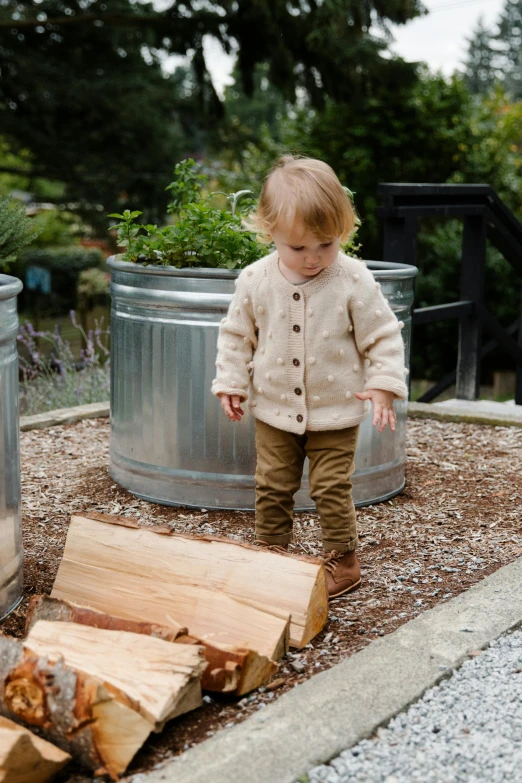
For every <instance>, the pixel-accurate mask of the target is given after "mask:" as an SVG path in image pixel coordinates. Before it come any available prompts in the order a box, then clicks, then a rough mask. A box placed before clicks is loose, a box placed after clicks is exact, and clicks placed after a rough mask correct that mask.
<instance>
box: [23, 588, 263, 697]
mask: <svg viewBox="0 0 522 783" xmlns="http://www.w3.org/2000/svg"><path fill="white" fill-rule="evenodd" d="M38 620H50V621H52V622H73V623H80V624H82V625H90V626H93V627H94V628H106V629H112V630H121V631H130V632H132V633H140V634H148V635H150V636H155V637H157V638H159V639H165V640H167V641H172V642H174V641H175V642H177V643H178V644H195V645H201V646H202V647H203V651H204V656H205V659H206V661H207V666H206V669H205V671H204V672H203V674H202V675H201V687H202V688H203V690H208V691H217V692H220V693H230V694H232V693H233V694H235V695H237V696H242V695H244V694H245V693H249V692H250V691H252V690H254V689H255V688H258V687H259V686H260V685H263V683H265V682H266V681H267V680H268V679H269V678H270V677H271V676H272V675H273V674H274V673H275V672H276V671H277V664H276V663H274V661H271V660H270V659H269V658H267V657H266V656H261V655H259V654H258V653H256V652H254V651H253V650H248V649H244V648H241V647H235V648H226V647H220V646H218V645H213V644H210V642H204V641H202V640H201V639H197V638H196V637H194V636H190V635H189V634H188V633H187V629H186V628H180V629H172V628H166V627H164V626H160V625H154V624H153V623H147V622H141V621H136V620H126V619H124V618H121V617H114V616H112V615H108V614H106V613H104V612H98V611H96V610H94V609H90V608H89V607H86V606H78V605H76V604H72V603H70V602H68V601H63V600H60V599H57V598H50V597H49V596H46V595H41V596H34V597H33V598H32V599H31V601H30V603H29V611H28V614H27V622H26V633H29V632H30V630H31V628H32V626H33V625H34V624H35V623H36V622H38Z"/></svg>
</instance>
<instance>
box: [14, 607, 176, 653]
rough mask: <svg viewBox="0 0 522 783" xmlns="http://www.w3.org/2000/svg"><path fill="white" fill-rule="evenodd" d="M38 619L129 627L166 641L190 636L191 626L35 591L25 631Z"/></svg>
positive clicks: (115, 629)
mask: <svg viewBox="0 0 522 783" xmlns="http://www.w3.org/2000/svg"><path fill="white" fill-rule="evenodd" d="M38 620H49V621H50V622H53V623H58V622H63V623H78V624H79V625H89V626H91V627H92V628H104V629H105V630H107V631H129V632H130V633H140V634H146V635H147V636H154V637H155V638H156V639H164V640H165V641H166V642H175V641H176V639H177V638H178V637H179V636H183V637H184V636H186V634H187V633H188V630H187V628H167V627H166V626H164V625H155V624H154V623H147V622H140V621H137V620H125V619H124V618H122V617H114V616H113V615H110V614H106V613H105V612H97V611H96V610H95V609H91V608H90V607H88V606H79V605H78V604H72V603H69V601H61V600H58V599H56V598H50V597H49V596H48V595H35V596H33V597H32V598H31V600H30V601H29V608H28V610H27V618H26V621H25V633H26V635H27V634H28V633H29V631H30V630H31V628H32V627H33V625H34V624H35V623H36V622H38Z"/></svg>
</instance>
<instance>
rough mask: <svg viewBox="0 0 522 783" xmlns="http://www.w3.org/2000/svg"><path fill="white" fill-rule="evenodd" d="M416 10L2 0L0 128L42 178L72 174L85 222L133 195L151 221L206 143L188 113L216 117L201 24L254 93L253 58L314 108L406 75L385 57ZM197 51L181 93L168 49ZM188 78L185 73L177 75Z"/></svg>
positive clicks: (364, 0)
mask: <svg viewBox="0 0 522 783" xmlns="http://www.w3.org/2000/svg"><path fill="white" fill-rule="evenodd" d="M422 12H423V6H422V4H421V3H420V0H386V3H384V2H383V0H322V2H320V3H319V2H317V0H312V1H311V2H310V3H305V2H302V0H292V1H291V2H288V1H287V0H258V1H257V2H255V3H253V2H251V0H221V1H220V2H212V3H205V4H202V3H201V2H199V1H198V0H186V2H185V3H183V4H179V3H173V4H172V5H171V6H170V7H169V8H167V9H166V10H164V11H156V10H155V9H154V7H153V5H152V3H135V2H132V0H70V2H69V0H42V1H41V2H39V1H38V0H3V2H2V4H1V5H0V111H1V112H2V115H1V116H2V131H3V133H4V134H5V137H6V138H7V139H8V140H9V142H10V143H11V144H12V145H13V151H14V152H15V154H17V153H18V152H19V151H20V150H21V149H22V148H24V149H28V150H29V151H30V152H31V154H32V158H33V162H32V174H33V175H34V176H39V177H47V178H49V179H54V180H56V181H57V182H64V183H65V184H66V191H65V195H64V199H65V200H67V201H68V202H71V201H77V202H78V201H80V202H81V204H80V207H81V208H82V209H83V211H84V212H88V211H89V210H90V211H91V219H95V218H96V216H97V215H98V214H100V215H102V214H103V213H104V211H105V210H104V205H107V204H109V203H110V204H111V207H112V208H114V207H115V206H118V207H119V208H120V209H121V208H123V207H129V208H132V207H134V206H136V205H137V204H138V203H139V204H140V205H143V208H144V210H145V211H146V212H147V214H146V216H145V217H146V219H147V220H154V219H157V218H158V216H159V215H160V213H161V211H162V210H163V209H164V206H165V198H166V197H165V194H164V187H165V185H166V184H167V182H168V179H169V176H170V172H171V170H172V164H173V163H174V162H175V161H176V160H177V159H179V157H181V156H182V155H183V154H186V153H190V154H194V153H198V152H200V150H197V149H196V150H195V149H194V144H195V143H196V142H197V141H198V134H191V135H190V137H189V138H187V137H186V128H187V124H188V125H190V124H192V125H194V122H193V121H192V123H190V122H187V118H188V116H189V115H191V113H192V118H194V116H195V115H196V114H197V115H199V127H200V128H201V127H203V128H204V127H205V126H207V127H208V126H211V125H212V123H213V122H214V121H215V120H216V119H217V118H219V116H220V115H221V114H222V106H221V103H220V101H219V99H218V98H217V96H216V93H215V91H214V88H213V86H212V82H211V80H210V77H209V75H208V72H207V69H206V66H205V60H204V55H203V39H204V36H205V35H212V36H214V37H215V38H217V39H218V40H219V41H220V42H221V43H222V45H223V46H224V47H225V49H226V50H227V51H231V49H232V46H233V44H234V45H236V44H237V46H238V55H237V61H238V69H239V72H240V74H241V80H242V84H243V88H244V90H245V91H246V93H247V94H252V91H253V89H254V85H255V66H256V65H257V64H262V63H267V64H268V78H269V80H270V83H271V84H272V85H273V86H274V88H276V89H277V90H279V91H280V92H281V94H282V95H283V96H284V97H285V99H287V100H291V101H293V100H294V99H295V96H296V90H298V89H300V90H301V91H302V90H304V91H305V92H306V94H307V95H308V96H309V99H310V101H311V103H312V104H313V105H315V106H320V105H322V104H323V101H324V99H325V96H332V98H334V99H342V98H343V97H347V96H349V95H351V94H361V95H369V94H370V93H371V91H372V89H373V87H374V85H375V84H378V83H380V81H382V80H383V79H392V81H394V83H399V84H400V83H401V82H402V81H404V80H409V79H411V78H412V72H413V69H412V66H408V65H407V64H405V63H401V62H398V61H397V62H396V61H392V62H390V61H389V60H388V59H386V57H383V56H382V55H383V53H384V52H385V50H386V47H387V42H386V36H389V25H390V23H392V22H394V23H399V24H402V23H405V22H406V21H408V20H409V19H411V18H414V17H415V16H418V15H419V14H421V13H422ZM376 30H377V31H378V32H379V35H375V34H374V31H376ZM189 52H190V53H191V54H192V60H191V69H192V74H193V80H192V83H191V84H189V87H190V89H189V93H188V94H183V93H182V94H181V95H180V94H179V91H178V89H177V88H179V86H180V81H179V80H178V81H177V80H176V79H168V78H165V75H164V73H163V72H162V67H161V66H162V58H163V56H164V55H165V54H172V53H176V54H187V53H189ZM189 82H190V78H187V74H184V76H183V78H182V79H181V85H182V86H183V87H184V88H186V86H187V84H188V83H189ZM201 138H203V139H204V138H205V136H204V135H203V137H201V135H199V139H201ZM187 146H188V149H187Z"/></svg>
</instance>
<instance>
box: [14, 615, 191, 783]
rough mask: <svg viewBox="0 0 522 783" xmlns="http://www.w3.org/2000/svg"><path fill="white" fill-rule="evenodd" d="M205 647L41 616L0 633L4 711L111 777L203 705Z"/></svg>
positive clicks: (90, 766) (83, 762)
mask: <svg viewBox="0 0 522 783" xmlns="http://www.w3.org/2000/svg"><path fill="white" fill-rule="evenodd" d="M205 667H206V661H205V660H204V659H203V658H202V656H201V648H200V647H198V646H196V645H191V646H187V645H185V644H176V643H173V642H169V641H164V640H163V639H158V638H154V637H152V636H147V635H143V634H134V633H130V632H127V631H113V630H106V629H99V628H93V627H90V626H83V625H79V624H76V623H69V622H49V621H47V620H39V621H38V622H35V623H34V625H33V626H32V627H31V630H30V632H29V635H28V637H27V639H26V640H25V641H24V642H19V641H18V640H16V639H11V638H9V637H5V636H0V714H2V715H4V716H5V717H8V718H13V717H14V718H16V719H17V720H18V721H20V722H21V723H23V724H24V725H27V726H38V727H39V729H40V730H41V731H42V732H43V733H44V735H45V737H46V738H47V739H49V740H50V741H52V742H55V743H56V744H57V745H59V746H60V747H61V748H62V749H63V750H66V751H67V752H69V753H71V755H73V756H74V757H75V758H76V759H77V760H78V761H79V762H80V763H82V764H84V765H85V766H87V767H89V768H90V769H93V770H95V771H97V772H98V773H101V771H104V772H106V773H107V774H109V775H110V776H111V777H112V778H113V779H117V777H118V776H119V775H121V774H122V773H123V772H124V771H125V769H126V768H127V766H128V764H129V763H130V761H131V760H132V758H133V756H134V755H135V753H136V751H137V750H138V749H139V748H140V747H141V746H142V744H143V743H144V742H145V740H146V739H147V737H148V736H149V734H150V733H151V731H159V730H161V729H162V728H163V726H164V724H165V722H166V721H167V720H170V719H171V718H174V717H176V716H177V715H180V714H182V713H183V712H186V711H188V710H192V709H195V708H196V707H198V706H200V704H201V702H202V699H201V687H200V676H201V673H202V671H203V670H204V669H205Z"/></svg>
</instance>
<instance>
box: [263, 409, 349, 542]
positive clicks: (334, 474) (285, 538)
mask: <svg viewBox="0 0 522 783" xmlns="http://www.w3.org/2000/svg"><path fill="white" fill-rule="evenodd" d="M358 432H359V427H358V426H356V427H348V428H347V429H344V430H326V431H321V432H315V431H307V432H305V433H304V435H296V434H294V433H293V432H284V431H283V430H278V429H276V428H275V427H271V426H270V425H269V424H265V423H264V422H262V421H259V420H257V419H256V449H257V466H256V476H255V479H256V539H258V540H261V541H265V543H267V544H278V545H279V546H284V545H286V544H289V543H290V541H292V527H293V511H294V494H295V493H296V492H297V490H298V489H299V487H300V486H301V477H302V474H303V465H304V461H305V457H308V459H309V460H310V471H309V481H310V495H311V497H312V500H313V501H314V502H315V505H316V507H317V511H318V513H319V518H320V521H321V531H322V540H323V546H324V549H325V551H326V552H331V551H332V550H334V549H335V550H337V552H339V553H341V552H349V551H350V550H352V549H355V548H356V547H357V543H358V541H357V527H356V522H355V507H354V504H353V499H352V483H351V481H350V476H351V475H352V473H353V471H354V454H355V448H356V445H357V435H358Z"/></svg>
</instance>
